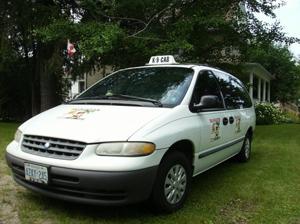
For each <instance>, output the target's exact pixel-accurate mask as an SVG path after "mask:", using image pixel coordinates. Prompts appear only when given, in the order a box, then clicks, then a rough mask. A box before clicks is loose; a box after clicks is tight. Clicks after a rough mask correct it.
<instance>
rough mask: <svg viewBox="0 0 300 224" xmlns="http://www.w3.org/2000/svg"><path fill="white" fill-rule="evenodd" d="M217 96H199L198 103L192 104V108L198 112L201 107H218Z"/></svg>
mask: <svg viewBox="0 0 300 224" xmlns="http://www.w3.org/2000/svg"><path fill="white" fill-rule="evenodd" d="M219 105H220V104H219V97H218V96H215V95H205V96H202V97H201V100H200V103H199V104H194V105H193V110H194V111H195V112H199V111H201V110H203V109H211V108H218V107H219Z"/></svg>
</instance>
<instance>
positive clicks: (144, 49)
mask: <svg viewBox="0 0 300 224" xmlns="http://www.w3.org/2000/svg"><path fill="white" fill-rule="evenodd" d="M278 6H279V5H278V4H277V1H275V0H265V1H259V0H246V1H236V0H215V1H195V0H186V1H179V0H166V1H160V0H120V1H108V0H103V1H93V0H79V1H78V0H76V1H75V0H68V1H62V0H35V1H32V0H9V1H2V2H1V3H0V10H1V11H0V19H1V22H2V23H1V30H4V31H5V32H4V34H3V35H2V37H1V41H2V43H4V42H5V43H7V44H5V46H4V47H3V49H1V52H0V54H2V55H5V52H10V53H9V54H10V55H11V56H12V57H11V58H14V57H15V58H16V61H18V63H21V64H18V65H17V67H19V68H22V66H23V68H25V69H24V71H23V72H24V77H27V78H26V80H30V81H29V82H24V85H26V88H28V89H30V90H31V91H30V94H29V95H30V96H31V97H30V101H29V103H28V105H31V108H30V110H29V111H31V114H32V115H34V114H36V113H38V112H40V111H43V110H45V109H48V108H49V107H52V106H54V105H56V104H58V103H59V102H60V101H61V100H62V98H61V96H60V94H59V93H61V87H62V86H64V85H65V84H64V82H63V80H64V79H63V76H64V75H65V74H71V75H72V76H73V78H76V76H78V75H80V74H82V73H83V72H86V71H89V70H90V69H92V68H94V67H95V66H101V65H107V64H109V65H114V66H116V67H127V66H135V65H141V64H144V63H145V61H147V59H148V58H149V57H150V55H154V54H174V55H177V57H178V58H179V59H180V61H182V62H184V61H195V62H202V63H210V64H213V65H217V64H220V63H224V62H226V61H230V62H240V61H243V60H244V58H245V55H246V52H247V50H248V46H249V43H251V44H253V43H255V44H259V43H261V42H262V41H266V40H268V41H269V42H271V41H274V40H275V41H279V42H285V43H291V42H293V41H295V39H293V38H288V37H286V36H285V35H284V34H283V33H282V32H281V31H280V29H279V25H278V24H274V25H272V26H265V24H263V23H261V22H259V21H258V20H257V19H255V16H254V13H255V12H262V13H265V14H266V15H269V16H274V14H273V10H274V9H275V8H276V7H278ZM67 39H71V41H72V42H73V43H75V47H76V49H77V52H76V54H75V56H74V57H72V58H70V57H67V56H66V52H65V45H66V42H67ZM233 52H238V53H235V54H233ZM4 63H5V62H4V60H3V61H0V64H2V65H4ZM10 63H12V62H10ZM21 65H22V66H21ZM24 65H25V66H24ZM15 66H16V65H15ZM63 68H65V69H64V70H63ZM0 70H1V66H0ZM19 71H20V72H21V69H20V70H19ZM66 71H67V73H66ZM10 72H11V71H8V70H2V73H5V74H8V73H10ZM64 72H65V73H64ZM15 77H18V76H17V74H16V76H15ZM28 83H29V84H28ZM27 85H29V86H27ZM26 88H25V89H26Z"/></svg>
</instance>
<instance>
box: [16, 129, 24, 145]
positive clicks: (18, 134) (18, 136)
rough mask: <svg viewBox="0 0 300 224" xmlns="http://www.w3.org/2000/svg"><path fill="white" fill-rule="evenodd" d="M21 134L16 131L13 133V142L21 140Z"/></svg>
mask: <svg viewBox="0 0 300 224" xmlns="http://www.w3.org/2000/svg"><path fill="white" fill-rule="evenodd" d="M22 135H23V133H22V132H21V131H20V130H19V129H18V130H17V131H16V133H15V141H16V142H20V141H21V138H22Z"/></svg>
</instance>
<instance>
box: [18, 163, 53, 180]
mask: <svg viewBox="0 0 300 224" xmlns="http://www.w3.org/2000/svg"><path fill="white" fill-rule="evenodd" d="M24 168H25V179H26V180H28V181H32V182H36V183H41V184H48V169H47V167H44V166H39V165H35V164H30V163H24Z"/></svg>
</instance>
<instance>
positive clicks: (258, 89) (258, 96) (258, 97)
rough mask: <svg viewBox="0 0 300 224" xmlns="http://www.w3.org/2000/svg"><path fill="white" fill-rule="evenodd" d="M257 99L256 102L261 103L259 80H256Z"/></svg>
mask: <svg viewBox="0 0 300 224" xmlns="http://www.w3.org/2000/svg"><path fill="white" fill-rule="evenodd" d="M257 99H258V102H261V78H258V83H257Z"/></svg>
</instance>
